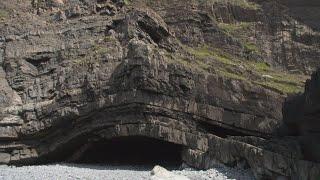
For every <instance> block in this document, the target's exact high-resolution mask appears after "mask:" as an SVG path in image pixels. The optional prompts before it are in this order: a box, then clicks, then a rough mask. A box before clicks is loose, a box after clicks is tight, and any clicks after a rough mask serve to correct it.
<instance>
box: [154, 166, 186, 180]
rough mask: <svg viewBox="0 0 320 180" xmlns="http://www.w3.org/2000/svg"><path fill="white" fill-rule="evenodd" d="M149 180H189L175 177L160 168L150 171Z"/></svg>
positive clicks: (183, 177)
mask: <svg viewBox="0 0 320 180" xmlns="http://www.w3.org/2000/svg"><path fill="white" fill-rule="evenodd" d="M150 180H190V179H189V178H187V177H185V176H181V175H175V174H174V173H172V172H170V171H168V170H167V169H165V168H163V167H161V166H155V167H154V168H153V169H152V171H151V178H150Z"/></svg>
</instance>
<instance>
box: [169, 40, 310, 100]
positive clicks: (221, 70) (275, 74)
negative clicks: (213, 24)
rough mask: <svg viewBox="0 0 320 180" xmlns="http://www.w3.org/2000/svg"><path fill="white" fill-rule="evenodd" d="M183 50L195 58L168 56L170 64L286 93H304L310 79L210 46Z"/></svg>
mask: <svg viewBox="0 0 320 180" xmlns="http://www.w3.org/2000/svg"><path fill="white" fill-rule="evenodd" d="M183 48H184V49H185V51H186V52H188V53H189V54H190V55H191V58H190V57H189V58H188V57H183V56H182V55H181V54H179V55H176V54H174V55H172V54H169V53H168V54H167V57H169V59H170V63H177V64H181V65H183V66H185V67H188V68H191V69H194V70H196V71H200V72H202V73H203V72H205V73H214V74H218V75H220V76H223V77H227V78H231V79H236V80H241V81H246V82H248V83H252V84H257V85H260V86H263V87H265V88H268V89H270V90H273V91H276V92H280V93H283V94H289V93H297V92H301V91H303V88H304V82H305V80H306V79H307V77H306V76H304V75H297V74H289V73H286V72H282V71H280V70H276V69H273V68H272V67H271V66H270V65H269V64H267V63H266V62H254V61H249V60H246V59H241V58H237V57H235V56H233V55H231V54H229V53H227V52H225V51H223V50H222V49H217V48H211V47H209V46H203V47H198V48H190V47H186V46H183Z"/></svg>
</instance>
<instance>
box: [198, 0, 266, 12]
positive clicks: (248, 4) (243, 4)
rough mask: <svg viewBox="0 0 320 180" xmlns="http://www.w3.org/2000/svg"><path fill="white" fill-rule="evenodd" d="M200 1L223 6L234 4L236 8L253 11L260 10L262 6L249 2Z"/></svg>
mask: <svg viewBox="0 0 320 180" xmlns="http://www.w3.org/2000/svg"><path fill="white" fill-rule="evenodd" d="M199 1H209V2H213V3H221V4H232V5H234V6H239V7H242V8H244V9H253V10H257V9H260V5H258V4H256V3H254V2H249V1H248V0H199Z"/></svg>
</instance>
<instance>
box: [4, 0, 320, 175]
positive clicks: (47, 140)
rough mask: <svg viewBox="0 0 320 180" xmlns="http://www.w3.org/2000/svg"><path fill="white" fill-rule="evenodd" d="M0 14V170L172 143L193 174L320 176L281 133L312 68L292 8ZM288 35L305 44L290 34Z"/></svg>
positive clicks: (30, 7) (162, 6)
mask: <svg viewBox="0 0 320 180" xmlns="http://www.w3.org/2000/svg"><path fill="white" fill-rule="evenodd" d="M0 5H1V6H0V7H2V9H1V12H2V13H0V14H1V16H2V18H1V19H2V23H1V25H0V27H1V28H0V63H1V67H0V75H1V78H0V81H1V83H0V91H1V94H0V140H1V141H0V142H1V144H0V162H1V163H5V164H34V163H46V162H52V161H62V160H68V159H69V160H70V159H72V160H77V159H78V158H80V157H81V154H82V153H83V152H85V150H86V147H88V146H89V144H91V143H93V142H96V141H101V140H106V139H112V138H116V137H126V136H144V137H149V138H154V139H159V140H162V141H167V142H170V143H175V144H179V145H182V146H183V147H184V150H183V151H182V152H181V156H182V159H183V160H184V162H185V163H187V164H189V165H191V166H194V167H197V168H209V167H210V166H212V165H213V164H214V163H216V162H220V163H224V164H227V165H230V166H237V165H238V166H240V165H244V166H245V167H250V168H252V169H253V171H254V173H255V176H256V177H257V178H260V179H263V178H275V177H278V176H285V177H292V178H297V179H313V178H314V177H318V176H319V174H320V173H319V171H320V167H319V164H316V163H314V162H313V161H316V160H315V159H313V158H308V157H306V156H305V154H304V152H303V151H301V144H300V142H299V141H298V138H296V137H291V136H289V135H290V134H286V133H287V132H283V129H284V128H283V127H285V126H287V124H286V123H285V122H284V121H283V113H282V107H283V103H284V101H285V98H286V95H287V94H289V93H294V92H299V91H300V90H301V89H302V88H303V86H304V85H303V82H304V80H305V79H306V77H307V76H306V74H308V73H310V72H311V70H313V69H315V67H316V66H318V64H317V63H318V62H317V61H316V60H317V58H318V57H319V49H317V47H318V46H319V44H318V43H317V40H316V38H317V36H318V31H317V28H316V27H313V25H312V24H314V23H311V24H308V23H306V24H304V23H303V22H307V21H304V20H301V21H300V20H297V19H295V17H294V16H290V14H287V13H284V12H287V10H291V9H290V8H291V7H287V6H286V5H283V4H279V3H277V2H274V1H268V2H265V1H261V2H258V1H257V2H247V1H240V0H239V1H146V2H144V1H142V0H141V1H134V2H133V1H121V0H118V1H116V0H112V1H109V0H105V1H85V0H82V1H67V0H64V1H60V0H51V1H32V2H31V1H24V2H23V3H21V2H18V1H2V2H0ZM18 9H19V10H18ZM272 10H276V11H274V12H273V11H272ZM271 11H272V12H271ZM275 14H276V15H277V16H279V18H280V16H281V18H280V20H279V19H272V18H274V17H277V16H275ZM282 16H284V17H282ZM284 19H285V20H284ZM292 23H293V24H292ZM294 25H299V27H300V26H301V27H302V28H303V30H304V31H303V33H302V34H299V36H301V37H300V38H301V41H302V40H303V41H305V40H306V39H307V38H304V37H303V36H306V35H308V37H310V39H311V40H310V42H309V41H308V42H300V41H299V38H298V39H297V37H296V36H294V35H292V34H293V32H294V31H296V30H297V29H296V27H295V26H294ZM289 45H290V46H289ZM280 47H281V48H280ZM293 54H294V55H293ZM289 65H290V66H289ZM293 69H294V70H295V71H294V72H295V74H293V73H292V72H293V71H292V70H293ZM290 71H291V73H289V72H290ZM280 135H285V136H281V137H280ZM307 160H309V161H307Z"/></svg>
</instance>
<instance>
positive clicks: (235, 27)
mask: <svg viewBox="0 0 320 180" xmlns="http://www.w3.org/2000/svg"><path fill="white" fill-rule="evenodd" d="M218 25H219V28H220V29H222V30H223V31H224V32H225V33H227V34H229V35H233V34H235V33H237V32H239V31H243V30H247V29H249V28H250V26H251V25H252V24H251V23H248V22H239V23H235V24H233V23H232V24H227V23H219V24H218Z"/></svg>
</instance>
